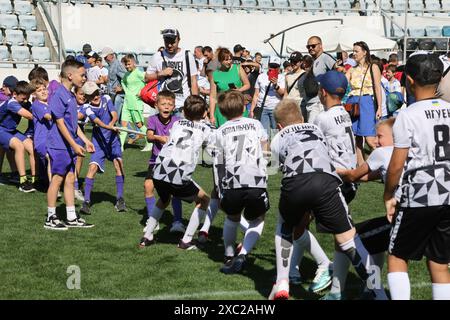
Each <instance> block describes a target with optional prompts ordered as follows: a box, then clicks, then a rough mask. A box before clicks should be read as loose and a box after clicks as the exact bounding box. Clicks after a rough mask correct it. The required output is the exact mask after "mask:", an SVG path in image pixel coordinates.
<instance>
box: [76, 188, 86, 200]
mask: <svg viewBox="0 0 450 320" xmlns="http://www.w3.org/2000/svg"><path fill="white" fill-rule="evenodd" d="M75 199H77V200H79V201H83V202H84V196H83V192H81V190H75Z"/></svg>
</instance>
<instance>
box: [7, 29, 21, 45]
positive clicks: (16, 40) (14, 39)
mask: <svg viewBox="0 0 450 320" xmlns="http://www.w3.org/2000/svg"><path fill="white" fill-rule="evenodd" d="M5 35H6V44H7V45H9V46H23V45H24V43H25V39H24V37H23V32H22V30H6V31H5Z"/></svg>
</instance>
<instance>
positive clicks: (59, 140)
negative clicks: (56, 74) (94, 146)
mask: <svg viewBox="0 0 450 320" xmlns="http://www.w3.org/2000/svg"><path fill="white" fill-rule="evenodd" d="M48 105H49V107H50V111H51V115H52V119H53V122H52V126H51V129H50V132H49V134H48V140H47V147H48V148H49V149H57V150H65V149H69V148H70V145H69V143H68V142H67V141H66V140H65V139H64V138H63V136H62V135H61V133H60V132H59V129H58V126H57V125H56V120H58V119H64V124H65V125H66V127H67V130H69V133H70V134H71V135H72V138H73V139H76V138H77V129H78V113H77V100H76V99H75V95H74V94H73V93H72V92H70V91H69V90H67V89H66V87H64V86H63V85H61V86H59V87H58V89H57V90H56V91H55V93H54V94H53V95H52V97H51V98H50V101H49V103H48Z"/></svg>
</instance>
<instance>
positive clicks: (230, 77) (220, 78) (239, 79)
mask: <svg viewBox="0 0 450 320" xmlns="http://www.w3.org/2000/svg"><path fill="white" fill-rule="evenodd" d="M217 58H218V60H219V63H220V68H219V69H217V70H216V71H214V72H213V76H212V81H211V82H210V84H211V91H210V98H209V99H210V104H209V119H210V121H211V123H212V124H213V125H215V126H216V127H217V128H218V127H220V126H221V125H222V124H224V123H225V122H226V121H227V119H226V118H225V117H224V116H223V115H222V113H221V112H220V110H219V107H218V106H217V105H216V102H217V100H218V99H217V97H218V96H219V94H220V93H222V92H225V91H228V90H237V91H240V92H244V91H246V90H248V89H249V88H250V83H249V81H248V78H247V75H246V73H245V71H244V69H243V68H242V66H240V65H237V64H234V63H233V55H232V54H231V52H230V50H228V49H227V48H221V49H219V52H218V54H217Z"/></svg>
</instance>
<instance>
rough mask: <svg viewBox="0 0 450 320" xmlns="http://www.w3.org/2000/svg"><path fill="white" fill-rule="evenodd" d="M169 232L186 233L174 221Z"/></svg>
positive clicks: (181, 225)
mask: <svg viewBox="0 0 450 320" xmlns="http://www.w3.org/2000/svg"><path fill="white" fill-rule="evenodd" d="M170 232H171V233H175V232H180V233H184V232H186V228H185V227H184V226H183V224H182V223H181V222H180V221H175V222H174V223H172V227H171V228H170Z"/></svg>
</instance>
